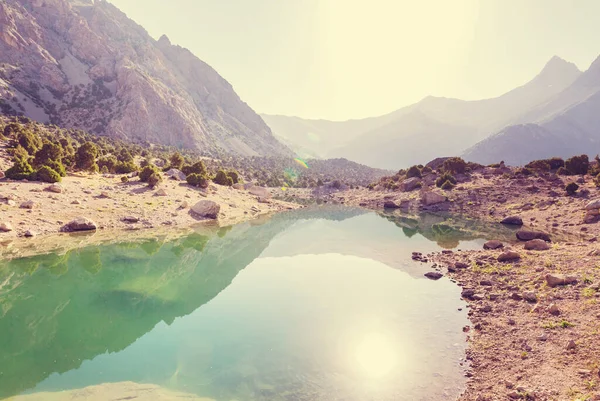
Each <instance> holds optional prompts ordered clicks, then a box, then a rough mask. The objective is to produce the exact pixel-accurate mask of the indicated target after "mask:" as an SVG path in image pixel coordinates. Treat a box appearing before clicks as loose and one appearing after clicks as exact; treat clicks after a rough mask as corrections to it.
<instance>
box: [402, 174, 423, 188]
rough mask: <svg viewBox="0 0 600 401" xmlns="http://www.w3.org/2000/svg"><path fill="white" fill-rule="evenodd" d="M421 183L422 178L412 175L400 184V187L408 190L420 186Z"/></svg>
mask: <svg viewBox="0 0 600 401" xmlns="http://www.w3.org/2000/svg"><path fill="white" fill-rule="evenodd" d="M420 185H421V180H419V179H418V178H417V177H411V178H408V179H406V180H404V181H402V184H400V189H401V190H402V191H404V192H408V191H412V190H413V189H416V188H418V187H420Z"/></svg>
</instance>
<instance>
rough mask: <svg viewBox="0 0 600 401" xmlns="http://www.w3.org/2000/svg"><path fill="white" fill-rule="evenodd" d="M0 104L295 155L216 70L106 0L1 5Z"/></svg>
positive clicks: (112, 130) (228, 148)
mask: <svg viewBox="0 0 600 401" xmlns="http://www.w3.org/2000/svg"><path fill="white" fill-rule="evenodd" d="M0 111H1V112H3V113H5V114H16V113H22V114H24V115H26V116H28V117H30V118H32V119H34V120H37V121H41V122H51V123H54V124H57V125H60V126H64V127H67V128H71V127H72V128H79V129H84V130H86V131H89V132H94V133H97V134H100V135H109V136H113V137H120V138H128V139H131V140H134V141H139V142H146V141H147V142H151V143H160V144H165V145H172V146H176V147H188V148H197V149H202V150H204V151H206V152H207V153H220V152H226V153H235V154H241V155H248V156H252V155H273V154H274V155H291V154H292V152H291V151H290V150H289V149H288V148H287V147H286V146H284V145H282V144H281V143H280V142H278V141H277V140H276V139H275V137H274V136H273V135H272V133H271V130H270V129H269V127H268V126H267V125H266V124H265V123H264V121H263V120H262V119H261V117H260V116H259V115H257V114H256V113H255V112H254V111H253V110H252V109H251V108H250V107H249V106H248V105H247V104H246V103H244V102H243V101H242V100H241V99H240V98H239V96H238V95H237V94H236V93H235V91H234V90H233V88H232V86H231V85H230V84H229V83H228V82H227V81H226V80H225V79H223V78H222V77H221V76H220V75H219V74H218V73H217V72H216V71H215V70H214V69H212V68H211V67H210V66H209V65H207V64H206V63H204V62H203V61H201V60H200V59H198V58H197V57H196V56H194V55H193V54H192V53H191V52H190V51H188V50H186V49H183V48H181V47H179V46H175V45H172V44H171V42H170V41H169V39H168V38H167V37H166V36H163V37H161V38H160V40H158V41H156V40H154V39H153V38H152V37H150V36H149V35H148V33H147V32H146V31H145V30H144V29H143V28H142V27H141V26H139V25H137V24H136V23H134V22H133V21H132V20H130V19H129V18H127V16H126V15H125V14H124V13H122V12H121V11H119V10H118V9H117V8H116V7H114V6H113V5H111V4H110V3H108V2H106V1H105V0H96V1H93V0H3V1H1V2H0Z"/></svg>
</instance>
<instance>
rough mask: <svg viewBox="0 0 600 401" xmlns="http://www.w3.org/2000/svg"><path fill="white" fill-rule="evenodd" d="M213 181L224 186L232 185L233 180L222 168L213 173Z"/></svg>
mask: <svg viewBox="0 0 600 401" xmlns="http://www.w3.org/2000/svg"><path fill="white" fill-rule="evenodd" d="M213 181H214V182H215V184H219V185H225V186H232V185H233V180H232V179H231V177H229V176H228V175H227V173H225V171H223V170H219V171H217V175H215V178H214V179H213Z"/></svg>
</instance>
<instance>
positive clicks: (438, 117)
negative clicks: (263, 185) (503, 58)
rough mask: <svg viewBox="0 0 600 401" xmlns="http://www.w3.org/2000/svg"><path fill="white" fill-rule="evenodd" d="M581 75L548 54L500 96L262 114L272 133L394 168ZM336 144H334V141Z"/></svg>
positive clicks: (465, 137) (445, 149)
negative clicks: (337, 118)
mask: <svg viewBox="0 0 600 401" xmlns="http://www.w3.org/2000/svg"><path fill="white" fill-rule="evenodd" d="M580 76H581V71H579V69H578V68H577V67H576V66H575V65H574V64H572V63H569V62H567V61H565V60H563V59H561V58H559V57H553V58H552V59H551V60H549V61H548V63H547V64H546V65H545V66H544V68H543V69H542V71H541V72H540V73H539V74H538V75H537V76H536V77H534V78H533V79H532V80H531V81H529V82H528V83H526V84H525V85H523V86H521V87H518V88H516V89H514V90H512V91H510V92H508V93H505V94H504V95H502V96H499V97H496V98H491V99H484V100H477V101H464V100H459V99H449V98H440V97H431V96H430V97H427V98H425V99H423V100H422V101H420V102H419V103H416V104H414V105H411V106H407V107H404V108H402V109H399V110H397V111H395V112H393V113H390V114H387V115H384V116H381V117H375V118H369V119H363V120H351V121H345V122H331V121H323V120H317V121H315V120H303V119H300V118H297V117H282V116H263V118H264V119H265V121H266V122H267V124H269V125H270V126H271V128H272V129H273V133H274V134H275V135H276V136H278V137H282V138H286V139H288V140H289V141H290V143H294V144H299V145H302V146H303V147H304V148H306V149H307V150H310V151H313V152H320V155H321V157H346V158H348V159H351V160H354V161H357V162H359V163H363V164H367V165H371V166H374V167H380V168H388V169H396V168H400V167H406V166H409V165H412V164H416V163H424V162H426V161H427V160H430V159H433V158H435V157H438V156H452V155H456V156H457V155H459V154H461V153H462V152H463V151H465V150H466V149H467V148H469V147H470V146H472V145H474V144H476V143H477V142H479V141H481V140H483V139H484V138H486V137H487V136H488V135H490V134H491V133H494V132H497V131H498V130H500V129H502V128H504V127H505V126H507V125H510V124H513V123H514V122H515V121H521V120H523V121H526V120H527V117H526V113H527V112H529V111H531V110H533V109H535V108H539V107H541V106H542V105H544V104H546V103H548V102H549V101H550V100H551V99H552V98H554V97H555V96H556V95H557V94H559V93H561V92H562V91H563V90H565V89H566V88H568V87H569V86H571V84H573V83H574V82H575V81H576V80H578V78H579V77H580ZM336 144H337V146H336Z"/></svg>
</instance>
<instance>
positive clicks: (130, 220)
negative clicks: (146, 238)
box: [121, 216, 140, 223]
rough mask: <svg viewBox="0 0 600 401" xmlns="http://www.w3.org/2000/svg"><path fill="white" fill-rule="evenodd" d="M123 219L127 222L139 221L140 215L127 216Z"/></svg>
mask: <svg viewBox="0 0 600 401" xmlns="http://www.w3.org/2000/svg"><path fill="white" fill-rule="evenodd" d="M121 220H122V221H124V222H125V223H137V222H139V221H140V219H139V217H135V216H125V217H123V218H122V219H121Z"/></svg>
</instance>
